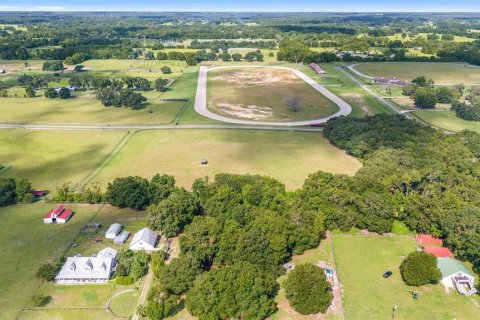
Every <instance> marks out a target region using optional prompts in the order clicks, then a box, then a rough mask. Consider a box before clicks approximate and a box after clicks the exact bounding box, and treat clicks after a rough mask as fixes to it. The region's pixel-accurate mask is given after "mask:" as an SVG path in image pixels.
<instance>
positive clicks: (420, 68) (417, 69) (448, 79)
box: [355, 62, 480, 84]
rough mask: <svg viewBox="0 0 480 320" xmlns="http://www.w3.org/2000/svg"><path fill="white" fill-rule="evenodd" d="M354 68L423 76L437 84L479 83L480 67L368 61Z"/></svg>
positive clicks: (374, 74)
mask: <svg viewBox="0 0 480 320" xmlns="http://www.w3.org/2000/svg"><path fill="white" fill-rule="evenodd" d="M355 69H356V70H358V71H359V72H361V73H363V74H365V75H367V76H372V77H397V78H399V79H402V80H412V79H414V78H415V77H419V76H425V77H427V78H431V79H433V80H434V81H435V83H438V84H458V83H465V84H476V83H478V84H480V68H476V67H470V66H465V65H463V64H460V63H436V62H368V63H361V64H358V65H357V66H356V67H355Z"/></svg>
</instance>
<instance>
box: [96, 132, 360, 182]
mask: <svg viewBox="0 0 480 320" xmlns="http://www.w3.org/2000/svg"><path fill="white" fill-rule="evenodd" d="M205 158H206V159H208V165H207V166H200V160H201V159H205ZM360 167H361V163H360V162H359V161H358V160H357V159H355V158H353V157H350V156H347V155H346V154H345V152H343V151H341V150H339V149H337V148H335V147H334V146H332V145H331V144H330V143H329V142H328V141H327V140H325V139H324V138H323V137H322V135H321V133H320V134H319V133H298V132H271V131H242V130H231V131H230V130H228V131H227V130H201V131H200V130H181V131H180V130H179V131H175V130H172V131H163V132H160V131H142V132H139V133H137V134H136V135H135V136H133V137H132V138H131V139H130V140H129V141H128V144H127V145H126V146H125V147H124V148H123V149H122V150H121V151H120V152H119V153H118V155H117V156H116V157H115V158H114V159H113V160H112V161H111V162H110V164H109V165H108V166H107V167H106V168H105V169H104V170H103V171H101V172H100V173H99V175H98V176H96V177H95V178H94V179H93V181H99V182H101V183H102V184H103V185H105V184H106V183H108V182H110V181H112V180H113V179H114V178H115V177H118V176H125V175H140V176H143V177H147V178H150V177H151V176H153V175H154V174H156V173H166V174H171V175H174V176H175V178H176V180H177V183H178V184H179V185H180V186H183V187H185V188H187V189H190V187H191V184H192V183H193V181H194V180H195V179H197V178H203V177H205V176H210V177H211V178H212V177H213V176H214V175H215V174H216V173H221V172H227V173H250V174H262V175H268V176H271V177H273V178H276V179H279V180H280V181H282V182H283V183H285V185H286V186H287V188H288V189H290V190H292V189H295V188H298V187H300V186H301V185H302V184H303V181H304V180H305V178H306V177H307V176H308V175H309V174H310V173H312V172H315V171H318V170H324V171H328V172H333V173H343V174H354V173H355V172H356V171H357V170H358V169H359V168H360Z"/></svg>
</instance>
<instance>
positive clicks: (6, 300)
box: [0, 204, 100, 319]
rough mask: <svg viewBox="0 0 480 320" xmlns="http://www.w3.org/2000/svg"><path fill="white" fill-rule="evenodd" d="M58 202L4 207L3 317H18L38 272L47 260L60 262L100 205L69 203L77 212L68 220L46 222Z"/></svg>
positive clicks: (0, 218)
mask: <svg viewBox="0 0 480 320" xmlns="http://www.w3.org/2000/svg"><path fill="white" fill-rule="evenodd" d="M54 207H55V205H54V204H35V205H33V204H32V205H14V206H8V207H4V208H0V228H1V231H2V232H0V243H2V251H3V252H2V255H1V257H0V265H1V266H2V272H1V273H0V283H1V284H2V290H0V303H1V305H2V311H1V317H0V318H2V319H15V317H16V315H17V314H18V313H19V312H20V310H21V308H23V307H24V306H26V305H27V303H28V302H29V300H30V298H31V296H32V295H33V294H35V293H36V291H37V289H38V287H39V286H40V285H41V282H40V281H39V280H38V279H37V278H36V277H35V272H36V271H37V269H38V268H39V267H40V265H42V264H43V263H47V262H56V261H57V260H58V259H59V257H60V256H61V255H62V254H63V252H64V250H65V249H66V248H67V247H68V245H69V243H70V242H71V241H72V240H73V239H74V237H75V235H76V234H77V233H78V231H79V230H80V228H81V227H82V226H83V225H84V224H85V223H86V222H87V221H88V220H90V219H91V218H92V216H93V215H94V214H95V213H96V211H97V210H98V209H99V208H100V207H99V206H83V205H68V207H69V208H71V209H73V210H74V211H75V215H74V216H73V217H72V219H71V220H70V221H69V222H68V223H66V224H63V225H61V224H58V225H46V224H44V223H43V216H44V215H45V214H46V213H47V212H48V211H49V210H51V209H53V208H54Z"/></svg>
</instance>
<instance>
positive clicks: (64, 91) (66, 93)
mask: <svg viewBox="0 0 480 320" xmlns="http://www.w3.org/2000/svg"><path fill="white" fill-rule="evenodd" d="M58 97H59V98H60V99H68V98H70V90H69V89H68V88H65V87H62V88H60V90H59V91H58Z"/></svg>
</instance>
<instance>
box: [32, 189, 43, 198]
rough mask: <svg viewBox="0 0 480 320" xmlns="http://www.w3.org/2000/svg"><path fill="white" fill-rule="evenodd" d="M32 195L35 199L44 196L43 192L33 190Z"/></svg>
mask: <svg viewBox="0 0 480 320" xmlns="http://www.w3.org/2000/svg"><path fill="white" fill-rule="evenodd" d="M32 194H33V195H34V196H35V197H41V196H44V195H45V191H42V190H34V191H32Z"/></svg>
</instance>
